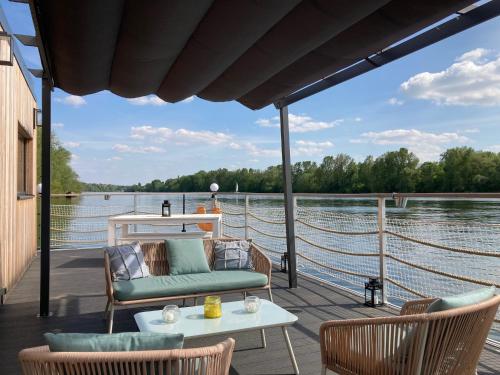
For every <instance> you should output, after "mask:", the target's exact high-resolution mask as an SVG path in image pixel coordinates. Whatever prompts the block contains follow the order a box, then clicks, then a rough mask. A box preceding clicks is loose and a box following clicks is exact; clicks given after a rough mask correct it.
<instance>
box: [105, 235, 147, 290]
mask: <svg viewBox="0 0 500 375" xmlns="http://www.w3.org/2000/svg"><path fill="white" fill-rule="evenodd" d="M104 251H106V252H107V253H108V256H109V264H110V268H111V274H112V275H113V280H114V281H117V280H133V279H140V278H143V277H149V276H150V273H149V267H148V266H147V264H146V262H145V261H144V255H143V253H142V250H141V246H140V245H139V243H138V242H133V243H131V244H125V245H119V246H110V247H106V248H104Z"/></svg>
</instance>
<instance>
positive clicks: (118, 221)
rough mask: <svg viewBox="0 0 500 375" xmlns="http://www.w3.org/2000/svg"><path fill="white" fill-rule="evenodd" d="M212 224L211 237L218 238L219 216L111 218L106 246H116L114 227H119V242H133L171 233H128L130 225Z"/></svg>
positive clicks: (220, 228)
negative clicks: (120, 232) (120, 233)
mask: <svg viewBox="0 0 500 375" xmlns="http://www.w3.org/2000/svg"><path fill="white" fill-rule="evenodd" d="M201 223H211V224H212V237H213V238H219V237H220V236H221V234H222V215H221V214H185V215H172V216H161V215H154V214H149V215H118V216H112V217H110V218H109V219H108V246H114V245H116V244H117V238H116V226H117V225H121V228H122V235H121V237H120V238H119V240H121V241H127V240H135V239H142V238H144V239H153V238H154V239H156V238H161V237H162V236H163V237H172V233H156V232H155V233H139V232H130V231H129V226H130V225H135V224H137V225H141V224H146V225H148V224H149V225H162V224H164V225H173V224H174V225H175V224H179V225H182V224H201ZM176 235H177V236H178V237H180V236H185V237H189V236H190V235H191V236H192V234H190V233H189V232H186V233H182V234H181V233H179V234H176Z"/></svg>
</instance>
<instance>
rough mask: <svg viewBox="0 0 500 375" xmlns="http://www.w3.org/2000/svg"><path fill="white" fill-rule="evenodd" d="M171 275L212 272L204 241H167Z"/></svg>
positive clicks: (191, 239)
mask: <svg viewBox="0 0 500 375" xmlns="http://www.w3.org/2000/svg"><path fill="white" fill-rule="evenodd" d="M165 246H166V248H167V259H168V265H169V268H170V275H173V276H175V275H186V274H190V273H203V272H210V267H209V266H208V262H207V258H206V256H205V249H204V247H203V240H201V239H199V238H187V239H172V240H166V241H165Z"/></svg>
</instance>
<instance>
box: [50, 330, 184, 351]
mask: <svg viewBox="0 0 500 375" xmlns="http://www.w3.org/2000/svg"><path fill="white" fill-rule="evenodd" d="M44 337H45V341H46V342H47V345H48V346H49V348H50V351H51V352H131V351H140V350H167V349H182V346H183V344H184V335H183V334H182V333H178V334H167V333H153V332H127V333H112V334H96V333H56V334H55V333H46V334H44Z"/></svg>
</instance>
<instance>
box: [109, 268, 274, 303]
mask: <svg viewBox="0 0 500 375" xmlns="http://www.w3.org/2000/svg"><path fill="white" fill-rule="evenodd" d="M267 282H268V280H267V276H266V275H264V274H262V273H259V272H254V271H249V270H234V271H233V270H231V271H212V272H206V273H193V274H189V275H176V276H155V277H148V278H145V279H135V280H130V281H118V282H114V283H113V290H114V297H115V298H116V299H117V300H119V301H132V300H140V299H145V298H162V297H171V296H185V295H190V294H194V293H209V292H214V293H216V292H222V291H227V290H236V289H248V288H259V287H263V286H265V285H267Z"/></svg>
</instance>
